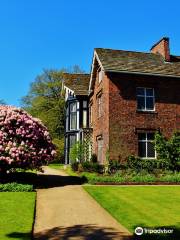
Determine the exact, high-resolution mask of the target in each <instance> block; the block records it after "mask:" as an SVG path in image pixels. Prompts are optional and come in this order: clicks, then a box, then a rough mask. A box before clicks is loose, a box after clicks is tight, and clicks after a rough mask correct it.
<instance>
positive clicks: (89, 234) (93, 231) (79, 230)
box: [34, 224, 131, 240]
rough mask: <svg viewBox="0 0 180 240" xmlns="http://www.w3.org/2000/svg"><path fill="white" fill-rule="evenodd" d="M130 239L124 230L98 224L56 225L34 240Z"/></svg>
mask: <svg viewBox="0 0 180 240" xmlns="http://www.w3.org/2000/svg"><path fill="white" fill-rule="evenodd" d="M47 239H54V240H69V239H77V240H78V239H81V240H129V239H131V238H129V236H125V235H124V234H123V233H122V232H115V231H113V228H103V227H102V228H100V227H97V226H96V225H90V224H87V225H74V226H71V227H55V228H52V229H49V230H46V231H43V232H39V233H36V234H35V235H34V240H47Z"/></svg>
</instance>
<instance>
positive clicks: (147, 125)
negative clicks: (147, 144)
mask: <svg viewBox="0 0 180 240" xmlns="http://www.w3.org/2000/svg"><path fill="white" fill-rule="evenodd" d="M108 78H109V79H110V81H109V143H110V146H109V149H110V158H111V159H119V160H123V159H124V158H125V157H126V156H128V155H129V154H138V145H137V143H138V136H137V133H136V129H141V128H142V129H160V130H161V132H162V133H163V134H164V135H165V136H166V137H170V136H171V134H172V133H173V131H174V130H175V129H180V94H179V89H180V81H179V79H168V78H160V77H143V76H137V75H136V76H135V75H125V74H117V73H113V74H109V75H108ZM136 87H150V88H154V89H155V109H156V110H155V113H140V112H137V111H136V108H137V102H136Z"/></svg>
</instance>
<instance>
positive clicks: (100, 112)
mask: <svg viewBox="0 0 180 240" xmlns="http://www.w3.org/2000/svg"><path fill="white" fill-rule="evenodd" d="M97 114H98V118H100V117H101V116H102V94H99V95H98V96H97Z"/></svg>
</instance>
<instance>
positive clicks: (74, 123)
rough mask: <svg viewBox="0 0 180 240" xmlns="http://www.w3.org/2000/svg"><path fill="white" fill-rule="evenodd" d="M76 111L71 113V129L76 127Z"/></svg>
mask: <svg viewBox="0 0 180 240" xmlns="http://www.w3.org/2000/svg"><path fill="white" fill-rule="evenodd" d="M76 128H77V126H76V112H75V113H71V129H76Z"/></svg>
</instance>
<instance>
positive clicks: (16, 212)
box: [0, 192, 36, 240]
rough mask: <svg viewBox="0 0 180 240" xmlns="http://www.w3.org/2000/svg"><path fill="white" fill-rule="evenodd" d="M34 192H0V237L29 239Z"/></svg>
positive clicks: (4, 239)
mask: <svg viewBox="0 0 180 240" xmlns="http://www.w3.org/2000/svg"><path fill="white" fill-rule="evenodd" d="M35 194H36V193H35V192H1V193H0V199H1V200H0V212H1V217H0V239H3V240H6V239H21V240H30V239H31V231H32V225H33V218H34V206H35Z"/></svg>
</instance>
